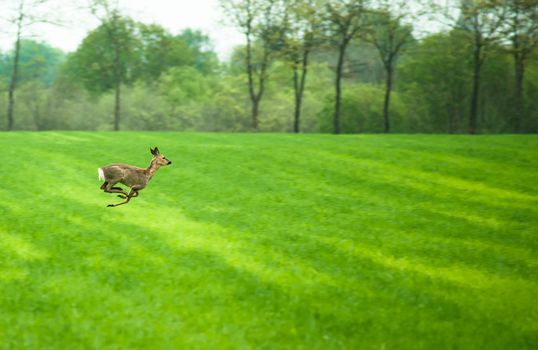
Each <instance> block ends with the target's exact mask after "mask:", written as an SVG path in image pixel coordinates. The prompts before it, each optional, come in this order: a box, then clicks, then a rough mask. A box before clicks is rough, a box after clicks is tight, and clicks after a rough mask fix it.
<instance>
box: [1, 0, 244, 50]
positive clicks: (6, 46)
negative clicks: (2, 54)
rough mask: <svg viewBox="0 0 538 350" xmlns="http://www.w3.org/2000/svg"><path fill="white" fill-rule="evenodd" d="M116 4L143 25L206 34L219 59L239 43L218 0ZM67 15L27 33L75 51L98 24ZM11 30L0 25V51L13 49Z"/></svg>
mask: <svg viewBox="0 0 538 350" xmlns="http://www.w3.org/2000/svg"><path fill="white" fill-rule="evenodd" d="M56 2H57V3H58V4H60V6H62V5H67V6H69V5H71V6H72V5H73V1H70V0H56ZM6 3H7V4H8V5H11V7H13V5H17V3H18V1H17V0H3V1H1V4H0V5H4V4H6ZM62 3H63V4H62ZM80 3H81V4H84V3H86V2H85V1H81V2H80ZM118 3H119V7H120V9H121V10H122V12H123V13H124V14H126V15H128V16H130V17H132V18H134V19H135V20H138V21H141V22H144V23H157V24H160V25H162V26H163V27H164V28H166V29H167V30H169V31H170V32H172V33H173V34H177V33H179V32H180V31H181V30H182V29H185V28H191V29H199V30H201V31H202V32H204V33H205V34H207V35H209V37H210V38H211V40H212V42H213V46H214V48H215V51H216V52H217V53H218V54H219V57H220V58H221V59H226V58H227V57H228V55H229V54H230V53H231V50H232V48H233V47H234V46H236V45H240V44H242V43H243V37H242V36H241V34H240V33H239V32H238V31H237V30H236V29H235V28H233V27H231V26H230V25H229V24H224V23H223V22H224V20H225V16H224V15H223V13H222V10H221V9H220V7H219V2H218V0H194V1H192V0H176V1H173V0H118ZM67 6H62V7H63V8H66V7H67ZM1 7H4V6H1ZM4 8H5V7H4ZM68 13H69V14H68V15H64V16H65V17H69V18H62V20H64V21H65V22H66V24H65V25H63V26H53V25H42V24H39V25H34V26H33V27H32V29H31V30H30V31H29V32H28V34H30V35H31V36H32V37H33V38H35V39H41V40H43V41H45V42H47V43H49V44H50V45H51V46H53V47H57V48H59V49H62V50H63V51H66V52H71V51H74V50H76V48H77V46H78V45H79V44H80V42H81V41H82V39H83V38H84V37H85V36H86V34H87V32H88V30H91V29H93V28H95V27H96V26H97V25H98V20H97V19H95V18H94V17H93V16H92V15H91V14H90V13H89V11H84V10H81V9H78V10H69V11H68ZM12 29H13V28H9V25H8V24H7V22H5V21H2V22H0V49H1V50H2V51H6V50H10V49H11V48H12V46H13V40H14V39H13V34H10V32H11V31H12Z"/></svg>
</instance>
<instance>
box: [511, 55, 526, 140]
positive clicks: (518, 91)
mask: <svg viewBox="0 0 538 350" xmlns="http://www.w3.org/2000/svg"><path fill="white" fill-rule="evenodd" d="M514 59H515V73H516V80H515V101H514V103H515V106H514V107H515V110H514V132H515V133H519V132H521V120H522V119H523V110H524V105H523V103H524V102H523V81H524V76H525V63H524V62H523V57H521V56H520V55H518V54H517V53H515V54H514Z"/></svg>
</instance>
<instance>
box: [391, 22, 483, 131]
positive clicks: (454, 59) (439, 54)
mask: <svg viewBox="0 0 538 350" xmlns="http://www.w3.org/2000/svg"><path fill="white" fill-rule="evenodd" d="M461 35H462V33H461V32H458V31H452V32H450V33H448V34H436V35H432V36H430V37H427V38H425V39H424V40H422V42H421V43H420V44H419V45H417V46H416V47H415V48H414V52H413V54H412V55H411V56H409V57H407V58H406V59H405V60H404V62H403V63H402V64H401V66H400V68H399V83H400V88H401V90H402V91H403V93H404V94H405V98H406V100H407V101H408V105H409V106H410V107H409V108H410V114H411V115H414V116H416V117H417V118H418V119H419V121H420V122H419V123H420V130H425V131H431V132H451V133H455V132H463V131H466V130H467V124H468V105H469V103H468V102H469V94H470V89H471V76H472V71H471V62H470V57H469V55H468V52H469V51H470V47H469V46H468V44H467V43H466V42H465V40H463V39H462V37H461Z"/></svg>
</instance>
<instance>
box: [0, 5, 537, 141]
mask: <svg viewBox="0 0 538 350" xmlns="http://www.w3.org/2000/svg"><path fill="white" fill-rule="evenodd" d="M19 1H20V3H21V4H23V5H24V6H19V7H18V13H16V14H15V15H14V16H13V21H12V22H11V25H12V26H13V28H14V29H15V30H14V33H16V34H15V35H14V36H13V42H14V44H13V48H12V49H11V50H9V51H7V52H0V91H1V93H2V95H3V96H4V98H2V99H0V130H174V131H226V132H238V131H261V132H305V133H347V134H350V133H471V134H475V133H480V134H483V133H536V132H538V50H537V49H536V47H537V46H538V1H537V0H511V1H502V0H481V1H478V0H477V1H473V0H453V1H449V2H445V1H443V2H442V3H443V4H445V5H446V6H443V7H441V6H438V5H436V2H435V1H432V2H428V3H426V2H420V4H418V3H417V2H409V1H402V0H397V1H388V0H380V1H366V0H364V1H362V0H351V1H350V0H347V1H346V0H326V1H317V0H221V2H220V4H221V6H222V8H223V10H224V11H225V13H226V15H227V20H228V24H229V25H230V26H234V27H235V28H236V29H237V30H238V31H240V32H241V33H243V34H244V38H245V41H244V45H241V46H238V47H236V48H235V49H234V51H233V53H232V54H231V55H230V57H229V58H228V59H227V60H226V61H221V60H219V58H218V56H217V54H216V52H215V51H214V49H213V46H212V42H211V38H210V37H208V36H207V35H206V34H205V33H202V32H200V31H197V30H190V29H187V30H183V31H182V32H180V33H170V32H169V31H167V30H166V29H164V28H163V27H161V26H160V25H158V24H146V23H140V22H137V21H135V20H133V19H132V18H130V17H128V16H126V15H125V14H124V13H123V12H122V11H121V9H119V8H118V7H115V6H113V5H112V4H111V3H110V2H107V1H103V0H95V1H94V2H93V3H92V4H91V6H90V7H89V8H88V11H89V12H88V13H92V14H94V15H95V16H98V18H99V20H100V25H99V26H98V27H96V28H94V29H93V30H91V31H90V32H88V33H87V36H86V37H85V38H84V40H83V41H82V42H81V43H80V45H79V47H78V49H77V50H76V51H74V52H71V53H65V52H62V51H61V50H59V49H56V48H54V47H51V46H50V45H49V44H47V43H46V42H43V41H39V40H35V39H31V38H28V37H25V35H24V29H25V28H27V27H28V26H31V25H32V22H30V20H27V19H28V18H34V19H35V16H34V17H31V16H30V12H31V11H32V7H31V6H30V3H31V1H26V2H24V1H22V0H18V1H17V2H19ZM41 3H46V1H41ZM418 5H420V6H418ZM426 20H429V21H433V22H436V21H437V22H438V23H442V26H440V27H442V28H444V29H443V30H442V31H439V32H436V33H432V32H423V31H421V29H420V28H419V27H418V25H417V23H422V22H425V21H426Z"/></svg>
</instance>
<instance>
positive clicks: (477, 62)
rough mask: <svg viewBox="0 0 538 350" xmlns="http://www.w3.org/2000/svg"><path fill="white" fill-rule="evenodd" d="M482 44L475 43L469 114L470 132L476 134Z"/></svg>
mask: <svg viewBox="0 0 538 350" xmlns="http://www.w3.org/2000/svg"><path fill="white" fill-rule="evenodd" d="M481 50H482V45H481V44H480V43H478V42H477V43H475V48H474V62H473V63H474V66H473V90H472V94H471V114H470V115H469V133H470V134H476V132H477V128H478V98H479V94H480V71H481V66H482V61H481V57H480V54H481Z"/></svg>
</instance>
